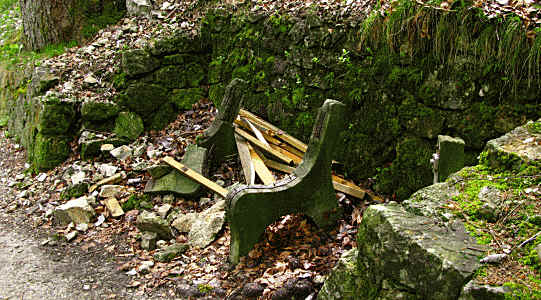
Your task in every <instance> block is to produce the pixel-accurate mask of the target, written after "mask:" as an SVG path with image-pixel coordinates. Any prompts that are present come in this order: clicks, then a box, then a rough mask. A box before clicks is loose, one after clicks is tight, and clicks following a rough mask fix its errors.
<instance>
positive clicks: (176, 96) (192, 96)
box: [170, 88, 206, 110]
mask: <svg viewBox="0 0 541 300" xmlns="http://www.w3.org/2000/svg"><path fill="white" fill-rule="evenodd" d="M205 96H206V93H205V91H203V89H201V88H191V89H182V90H180V89H175V90H173V92H172V93H171V97H170V99H171V102H173V103H174V104H175V106H176V107H177V108H178V109H181V110H187V109H191V108H192V105H193V104H195V103H196V102H197V101H199V100H201V99H202V98H204V97H205Z"/></svg>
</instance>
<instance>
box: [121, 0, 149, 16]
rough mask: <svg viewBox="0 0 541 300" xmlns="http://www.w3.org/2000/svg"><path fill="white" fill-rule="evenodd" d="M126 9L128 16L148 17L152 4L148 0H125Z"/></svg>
mask: <svg viewBox="0 0 541 300" xmlns="http://www.w3.org/2000/svg"><path fill="white" fill-rule="evenodd" d="M126 9H127V10H128V15H130V16H138V17H148V16H150V12H151V10H152V5H151V4H150V2H149V1H148V0H126Z"/></svg>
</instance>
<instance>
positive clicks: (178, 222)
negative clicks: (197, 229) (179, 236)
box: [171, 213, 197, 232]
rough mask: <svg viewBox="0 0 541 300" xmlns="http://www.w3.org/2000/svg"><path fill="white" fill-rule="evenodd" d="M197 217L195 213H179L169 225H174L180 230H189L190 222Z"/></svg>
mask: <svg viewBox="0 0 541 300" xmlns="http://www.w3.org/2000/svg"><path fill="white" fill-rule="evenodd" d="M196 219H197V213H187V214H180V215H179V216H178V217H176V218H175V220H174V221H173V223H172V224H171V226H173V227H175V228H176V229H177V230H178V231H180V232H190V229H191V228H192V224H193V223H194V222H195V220H196Z"/></svg>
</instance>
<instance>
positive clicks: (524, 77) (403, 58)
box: [201, 3, 541, 199]
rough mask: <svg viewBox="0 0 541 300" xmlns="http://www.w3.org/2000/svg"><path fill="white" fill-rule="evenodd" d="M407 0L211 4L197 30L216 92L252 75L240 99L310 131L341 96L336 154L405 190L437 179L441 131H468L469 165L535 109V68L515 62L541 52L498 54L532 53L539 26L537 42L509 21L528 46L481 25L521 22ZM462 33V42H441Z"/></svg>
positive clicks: (353, 168)
mask: <svg viewBox="0 0 541 300" xmlns="http://www.w3.org/2000/svg"><path fill="white" fill-rule="evenodd" d="M400 5H401V7H400V9H398V10H397V12H396V13H393V14H392V15H390V16H388V17H387V18H383V17H380V16H379V15H377V14H373V15H370V16H367V17H366V19H364V20H362V19H361V20H358V19H357V20H345V21H342V22H337V21H336V20H327V19H325V17H324V16H323V17H321V16H314V15H312V14H311V13H310V12H306V13H305V15H304V16H303V17H293V16H289V15H280V14H274V15H261V14H257V13H251V12H247V11H242V10H237V12H235V13H230V12H229V11H226V10H221V9H218V10H211V11H209V12H208V13H207V15H206V18H205V19H204V21H203V24H202V32H201V37H202V39H203V40H205V41H208V42H209V43H210V44H211V45H210V48H211V51H212V53H211V62H210V65H209V73H208V80H209V84H210V90H209V98H210V99H211V100H212V101H213V102H214V103H216V104H217V105H219V104H220V100H221V98H222V95H223V91H224V88H225V86H226V85H227V83H228V82H229V81H230V80H231V79H232V78H236V77H238V78H243V79H245V80H248V81H249V82H250V83H251V90H250V91H247V92H249V93H251V97H249V100H248V101H247V102H246V103H244V104H243V106H244V107H246V108H247V109H249V110H251V111H253V112H254V113H256V114H259V115H261V116H263V117H265V118H266V119H268V120H270V121H271V122H273V123H275V124H276V125H277V126H278V127H280V128H282V129H284V130H287V131H288V132H290V133H291V134H293V135H295V136H298V137H300V138H302V139H303V140H305V141H306V140H307V138H308V136H309V134H310V131H311V128H312V125H313V122H314V117H315V112H316V109H317V108H318V107H319V106H321V104H322V103H323V102H324V100H325V99H327V98H331V99H337V100H340V101H342V102H343V103H345V104H346V105H347V106H348V109H347V111H348V115H347V117H346V119H347V120H346V121H347V124H348V126H347V130H345V131H343V132H342V133H341V138H342V141H343V143H342V145H343V147H340V149H339V150H338V151H337V153H336V159H337V160H339V161H341V162H342V163H344V166H345V171H346V174H347V176H349V177H351V178H354V179H366V178H369V177H376V188H377V189H378V190H380V191H381V192H384V193H389V194H393V193H396V195H397V197H398V198H401V199H404V198H406V197H407V196H408V195H409V194H411V193H412V192H413V191H415V190H417V189H419V188H421V187H423V186H427V185H429V184H431V182H432V178H433V176H432V172H431V166H430V164H429V161H430V158H431V155H432V153H434V152H435V150H436V144H437V136H438V135H439V134H445V135H451V136H457V137H461V138H463V139H464V140H465V142H466V163H467V164H470V165H472V164H475V163H476V157H477V155H478V154H479V152H480V151H481V150H482V148H483V146H484V144H485V142H486V141H488V140H489V139H491V138H494V137H496V136H499V135H501V134H503V133H505V132H507V131H508V130H510V129H512V128H514V127H515V126H517V125H519V124H522V123H524V122H525V121H526V120H528V119H537V118H538V117H539V116H540V114H541V110H540V109H539V103H540V101H541V97H540V96H539V95H540V94H541V92H540V90H541V89H540V86H541V85H540V81H539V70H537V71H535V70H534V71H532V72H530V73H520V72H516V71H515V69H514V68H515V67H516V65H513V63H517V64H522V66H523V68H524V67H528V68H531V67H532V66H531V64H532V63H534V66H533V68H534V69H535V62H536V61H538V60H539V58H537V60H535V58H532V59H530V60H527V61H526V60H521V61H520V62H519V61H508V62H507V64H508V65H504V64H502V61H501V59H502V57H504V55H509V54H507V53H506V52H505V51H509V52H512V51H516V52H517V53H515V54H517V55H519V54H520V55H523V56H524V57H535V55H536V53H538V52H539V53H541V50H540V51H538V52H535V51H537V50H536V49H541V47H540V45H541V42H540V41H541V37H539V36H538V37H537V40H534V41H533V42H532V41H529V40H526V38H525V37H524V32H523V31H520V30H516V31H512V32H510V33H509V32H508V33H509V36H507V37H502V40H503V39H513V40H514V43H516V44H517V45H519V46H520V47H523V48H521V49H517V48H516V47H509V48H508V49H504V48H503V46H502V45H501V44H494V43H492V44H491V43H490V42H488V37H485V36H482V35H488V33H490V32H492V33H494V34H496V31H497V30H500V31H501V30H502V29H506V28H513V29H514V28H515V27H514V26H515V24H514V23H510V24H507V23H506V24H500V25H498V24H497V22H494V23H490V22H487V21H486V20H482V19H480V18H481V17H480V16H478V15H476V14H475V13H474V12H473V13H468V12H462V11H459V12H455V13H442V12H438V11H436V10H433V9H427V8H422V7H416V6H413V5H407V4H404V3H401V4H400ZM464 11H466V9H464ZM414 16H416V17H417V18H418V20H417V23H415V22H413V21H412V20H413V18H414ZM421 21H422V22H425V23H427V24H428V25H427V26H431V27H429V28H423V27H422V26H421V25H423V23H422V22H421ZM408 22H409V23H408ZM412 22H413V23H412ZM399 26H400V27H399ZM451 26H455V27H457V28H460V29H452V28H451ZM506 26H507V27H506ZM453 28H454V27H453ZM453 30H454V31H453ZM476 38H479V39H483V38H486V39H487V40H483V41H487V42H486V45H482V46H481V45H480V44H479V42H478V41H477V40H476ZM457 39H458V40H459V41H458V42H456V43H459V42H461V43H462V45H458V44H449V43H455V42H446V43H448V45H441V43H443V42H445V41H447V40H451V41H455V40H457ZM532 43H533V45H532ZM444 46H445V47H444ZM458 47H461V48H458ZM491 47H492V48H491ZM494 47H496V48H497V49H496V50H495V49H493V48H494ZM535 47H537V48H535ZM498 49H499V50H498ZM494 51H500V54H498V55H496V54H491V53H493V52H494ZM501 53H503V54H501ZM487 54H491V55H493V58H490V57H489V55H487ZM532 61H533V62H532Z"/></svg>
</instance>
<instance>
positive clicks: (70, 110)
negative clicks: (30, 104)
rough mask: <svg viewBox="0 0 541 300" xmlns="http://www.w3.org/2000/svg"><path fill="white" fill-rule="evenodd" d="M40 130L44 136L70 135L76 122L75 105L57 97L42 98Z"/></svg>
mask: <svg viewBox="0 0 541 300" xmlns="http://www.w3.org/2000/svg"><path fill="white" fill-rule="evenodd" d="M41 103H42V108H41V112H40V114H39V123H38V130H39V132H40V133H42V134H44V135H63V134H66V133H68V131H69V130H70V128H71V127H72V125H73V123H74V121H75V104H74V102H71V101H62V100H60V99H58V98H56V97H42V98H41Z"/></svg>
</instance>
